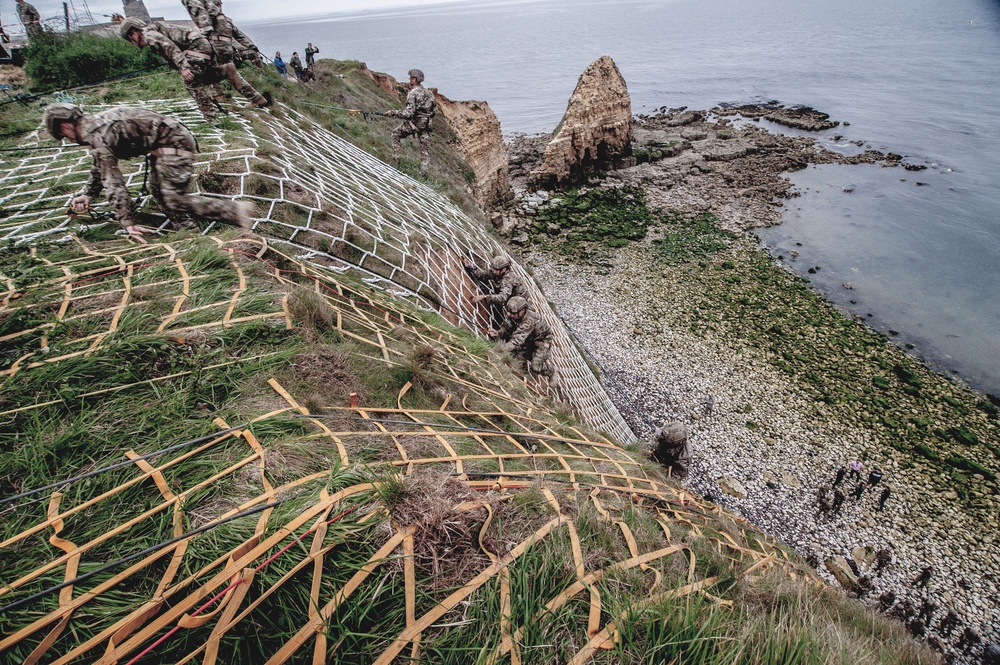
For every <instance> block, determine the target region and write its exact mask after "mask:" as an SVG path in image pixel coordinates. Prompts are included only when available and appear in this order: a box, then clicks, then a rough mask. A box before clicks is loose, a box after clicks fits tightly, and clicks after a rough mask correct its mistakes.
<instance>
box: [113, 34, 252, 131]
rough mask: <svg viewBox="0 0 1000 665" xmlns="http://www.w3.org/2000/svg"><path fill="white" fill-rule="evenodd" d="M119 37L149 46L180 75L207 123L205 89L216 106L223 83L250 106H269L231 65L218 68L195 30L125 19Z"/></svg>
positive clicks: (209, 110)
mask: <svg viewBox="0 0 1000 665" xmlns="http://www.w3.org/2000/svg"><path fill="white" fill-rule="evenodd" d="M121 33H122V37H124V38H125V39H127V40H128V41H130V42H132V43H133V44H135V45H136V46H138V47H139V48H142V47H144V46H149V48H150V50H152V51H153V52H154V53H158V54H159V55H160V56H162V57H163V58H164V59H165V60H166V61H167V63H168V64H170V65H171V66H172V67H173V68H174V69H176V70H177V71H178V72H179V73H180V75H181V78H182V79H183V80H184V87H185V88H187V91H188V92H189V93H190V94H191V96H192V97H193V98H194V101H195V103H196V104H198V110H200V111H201V114H202V115H203V116H205V120H207V121H209V122H211V121H212V120H214V119H215V107H214V106H213V103H212V97H210V96H209V94H208V93H207V92H206V91H205V86H212V87H213V93H214V95H215V103H216V104H220V103H221V102H223V101H225V95H224V94H223V93H222V89H221V88H219V87H218V83H219V82H220V81H222V80H223V79H225V80H227V81H229V82H230V83H231V84H232V86H233V87H234V88H236V89H237V90H238V91H239V92H240V94H241V95H243V96H244V97H246V98H247V100H248V101H249V102H250V103H251V104H252V105H254V106H258V107H260V106H268V105H269V104H270V102H269V100H268V99H267V98H266V97H264V95H262V94H260V93H259V92H257V90H256V89H254V87H253V86H252V85H250V84H249V83H247V81H246V80H245V79H244V78H243V77H242V76H240V73H239V72H238V71H236V66H235V65H234V64H233V63H232V62H231V61H230V62H228V63H225V64H222V63H220V62H219V61H218V60H216V59H215V57H214V56H213V51H212V46H211V45H210V44H209V42H208V40H207V39H205V37H204V36H203V35H202V34H201V33H200V32H198V31H197V30H186V29H184V28H181V27H177V26H171V25H164V24H163V23H159V22H156V21H154V22H153V23H150V24H149V25H146V24H145V23H143V22H142V21H140V20H139V19H137V18H127V19H125V20H124V21H122V27H121ZM220 97H221V98H220Z"/></svg>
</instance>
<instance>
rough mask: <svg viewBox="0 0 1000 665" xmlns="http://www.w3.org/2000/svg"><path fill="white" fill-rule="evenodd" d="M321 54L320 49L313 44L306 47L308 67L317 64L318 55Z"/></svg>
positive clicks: (310, 43)
mask: <svg viewBox="0 0 1000 665" xmlns="http://www.w3.org/2000/svg"><path fill="white" fill-rule="evenodd" d="M317 53H319V49H318V48H316V47H315V46H313V44H312V42H309V45H308V46H306V67H312V66H313V65H315V64H316V54H317Z"/></svg>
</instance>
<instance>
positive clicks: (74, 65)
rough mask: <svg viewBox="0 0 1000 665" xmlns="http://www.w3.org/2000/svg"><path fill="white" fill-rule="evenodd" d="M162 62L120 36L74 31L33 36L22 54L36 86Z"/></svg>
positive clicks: (64, 84)
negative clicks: (41, 36) (38, 37)
mask: <svg viewBox="0 0 1000 665" xmlns="http://www.w3.org/2000/svg"><path fill="white" fill-rule="evenodd" d="M160 66H164V63H163V60H161V59H160V58H159V57H157V56H156V55H155V54H153V53H152V52H151V51H150V50H149V49H143V50H139V49H137V48H136V47H135V46H133V45H132V44H129V43H128V42H126V41H125V40H123V39H112V38H109V37H98V36H97V35H87V34H74V35H70V36H69V37H68V38H67V37H63V36H61V35H53V34H49V35H46V36H45V37H44V38H41V39H36V40H34V41H33V42H32V43H31V46H29V47H28V51H27V53H26V54H25V63H24V72H25V74H27V75H28V78H29V79H30V80H31V83H32V87H34V88H36V89H53V88H72V87H75V86H78V85H86V84H88V83H96V82H97V81H103V80H104V79H107V78H111V77H113V76H121V75H122V74H128V73H129V72H134V71H138V70H143V69H154V68H157V67H160Z"/></svg>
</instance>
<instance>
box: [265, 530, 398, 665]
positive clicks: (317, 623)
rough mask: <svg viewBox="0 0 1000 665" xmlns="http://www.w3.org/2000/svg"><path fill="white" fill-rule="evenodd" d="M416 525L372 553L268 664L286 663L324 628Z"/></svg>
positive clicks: (278, 664)
mask: <svg viewBox="0 0 1000 665" xmlns="http://www.w3.org/2000/svg"><path fill="white" fill-rule="evenodd" d="M416 530H417V529H416V527H415V526H408V527H406V528H405V529H403V530H402V531H397V532H396V533H395V535H393V536H392V538H390V539H389V540H388V541H387V542H386V543H385V545H383V546H382V547H381V548H379V550H378V551H377V552H376V553H375V554H374V555H372V558H371V559H369V561H368V563H366V564H365V565H364V566H363V567H362V568H361V570H359V571H358V572H356V573H355V574H354V575H353V576H352V577H351V579H350V580H348V582H347V584H345V585H344V586H343V587H342V588H341V589H340V591H338V592H337V594H336V595H335V596H334V597H333V600H331V601H330V602H329V603H327V604H326V605H325V606H324V607H323V609H322V610H320V612H319V616H317V617H316V618H314V619H311V620H309V621H308V622H307V623H306V625H304V626H303V627H302V628H300V629H299V632H297V633H295V635H294V636H292V638H291V639H290V640H288V641H287V642H285V644H284V645H282V647H281V649H279V650H278V651H277V653H275V654H274V655H273V656H271V657H270V658H269V659H268V660H267V664H266V665H281V663H285V662H286V661H287V660H288V659H289V658H291V657H292V656H293V655H295V653H296V652H297V651H298V650H299V649H300V648H301V647H302V645H303V644H305V643H306V642H307V641H308V640H309V638H310V637H312V636H313V635H315V634H316V632H317V631H319V630H322V628H323V624H324V623H325V622H326V621H327V620H329V618H330V617H331V616H333V613H334V612H335V611H336V609H337V607H339V606H340V604H341V603H342V602H344V601H345V600H346V599H347V598H348V597H349V596H350V595H351V594H352V593H354V591H355V590H357V588H358V587H359V586H361V583H362V582H364V581H365V580H366V579H368V577H369V576H370V575H371V574H372V573H373V572H375V569H376V568H377V567H378V566H380V565H382V564H383V563H384V561H385V559H386V557H388V556H389V555H390V554H392V552H393V551H394V550H395V549H396V548H397V547H399V546H400V545H401V544H402V542H403V540H405V539H406V537H407V536H412V535H413V532H414V531H416Z"/></svg>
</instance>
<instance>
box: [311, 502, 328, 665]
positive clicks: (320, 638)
mask: <svg viewBox="0 0 1000 665" xmlns="http://www.w3.org/2000/svg"><path fill="white" fill-rule="evenodd" d="M320 498H321V499H323V500H326V499H329V498H330V493H329V492H328V491H327V489H326V488H325V487H324V488H323V491H322V492H321V493H320ZM332 510H333V506H330V507H329V508H328V509H327V510H326V511H325V512H323V513H322V514H321V515H320V516H319V517H318V518H316V525H315V529H316V531H315V533H314V534H313V540H312V544H311V545H310V546H309V557H310V558H311V559H312V561H313V579H312V587H311V588H310V590H309V618H310V619H314V618H315V617H316V616H318V615H319V592H320V587H321V586H322V584H323V541H325V540H326V533H327V531H328V530H329V527H330V525H329V524H328V523H327V520H328V519H329V517H330V511H332ZM325 662H326V633H325V632H323V631H322V630H321V631H318V632H317V633H316V644H315V645H314V646H313V665H323V663H325Z"/></svg>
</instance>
